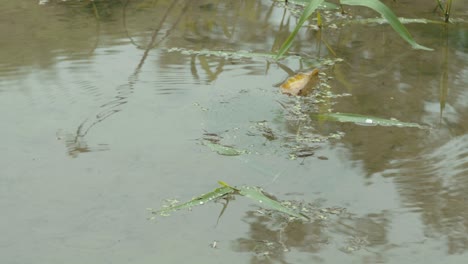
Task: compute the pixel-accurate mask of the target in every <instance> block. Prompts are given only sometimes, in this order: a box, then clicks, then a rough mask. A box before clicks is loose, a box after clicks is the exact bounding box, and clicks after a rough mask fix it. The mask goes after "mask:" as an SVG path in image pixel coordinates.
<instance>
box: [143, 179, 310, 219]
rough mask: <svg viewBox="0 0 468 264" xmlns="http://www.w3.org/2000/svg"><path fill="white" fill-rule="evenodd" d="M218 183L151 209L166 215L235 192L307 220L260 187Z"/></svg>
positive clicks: (263, 204) (154, 212)
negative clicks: (179, 201) (190, 196)
mask: <svg viewBox="0 0 468 264" xmlns="http://www.w3.org/2000/svg"><path fill="white" fill-rule="evenodd" d="M218 183H219V184H220V185H221V187H219V188H216V189H215V190H213V191H212V192H209V193H206V194H203V195H200V196H198V197H195V198H193V199H192V200H190V201H188V202H185V203H182V204H176V205H171V206H166V207H163V208H162V209H161V210H157V211H152V213H153V214H158V215H162V216H167V215H169V214H170V213H171V212H174V211H177V210H181V209H189V208H192V207H195V206H199V205H203V204H206V203H208V202H212V201H216V200H217V199H219V198H222V197H225V196H226V195H231V194H232V195H234V194H237V195H242V196H245V197H248V198H250V199H252V200H254V201H255V202H257V203H259V204H260V206H261V207H264V208H267V209H271V210H275V211H278V212H281V213H284V214H287V215H289V216H292V217H296V218H299V219H302V220H309V217H307V216H306V215H304V214H301V213H297V212H295V211H294V210H292V209H290V208H288V207H286V206H284V205H282V204H281V203H279V202H278V201H275V200H273V199H271V198H269V197H267V196H266V195H265V194H264V193H263V191H262V190H261V189H260V188H257V187H249V186H242V187H239V188H237V187H232V186H230V185H228V184H227V183H225V182H223V181H219V182H218ZM226 206H227V203H226V205H225V207H223V210H222V211H221V214H220V216H221V215H222V213H223V212H224V210H225V209H226Z"/></svg>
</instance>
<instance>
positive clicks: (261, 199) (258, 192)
mask: <svg viewBox="0 0 468 264" xmlns="http://www.w3.org/2000/svg"><path fill="white" fill-rule="evenodd" d="M239 193H240V194H241V195H243V196H245V197H248V198H250V199H252V200H253V201H255V202H257V203H259V204H260V206H261V207H264V208H265V207H266V208H268V209H272V210H275V211H278V212H282V213H285V214H287V215H290V216H292V217H297V218H299V219H302V220H309V217H307V216H306V215H303V214H300V213H297V212H295V211H294V210H292V209H290V208H288V207H286V206H284V205H282V204H281V203H279V202H278V201H275V200H273V199H271V198H269V197H267V196H266V195H265V194H263V191H262V189H260V188H257V187H249V186H242V187H239Z"/></svg>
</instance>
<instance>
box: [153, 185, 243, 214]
mask: <svg viewBox="0 0 468 264" xmlns="http://www.w3.org/2000/svg"><path fill="white" fill-rule="evenodd" d="M236 191H237V190H236V189H235V188H232V187H231V186H222V187H219V188H216V189H214V190H213V191H212V192H209V193H206V194H203V195H200V196H197V197H195V198H193V199H192V200H190V201H188V202H185V203H182V204H176V205H172V206H168V207H165V208H162V209H161V210H158V211H153V212H152V213H153V214H159V215H162V216H167V215H169V214H170V213H172V212H174V211H177V210H182V209H189V208H192V207H195V206H198V205H203V204H205V203H207V202H211V201H214V200H216V199H218V198H221V197H222V196H224V195H226V194H232V193H234V192H236Z"/></svg>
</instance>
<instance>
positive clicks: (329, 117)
mask: <svg viewBox="0 0 468 264" xmlns="http://www.w3.org/2000/svg"><path fill="white" fill-rule="evenodd" d="M310 117H311V118H312V119H317V120H326V121H336V122H341V123H355V124H357V125H365V126H394V127H415V128H421V129H424V128H427V127H425V126H423V125H420V124H417V123H406V122H401V121H398V120H396V119H385V118H379V117H374V116H365V115H357V114H349V113H329V114H312V115H310Z"/></svg>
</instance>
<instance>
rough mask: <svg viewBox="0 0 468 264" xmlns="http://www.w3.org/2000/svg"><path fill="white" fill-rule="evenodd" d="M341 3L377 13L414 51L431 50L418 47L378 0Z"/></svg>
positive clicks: (392, 14)
mask: <svg viewBox="0 0 468 264" xmlns="http://www.w3.org/2000/svg"><path fill="white" fill-rule="evenodd" d="M341 3H342V4H344V5H357V6H365V7H368V8H371V9H374V10H375V11H377V12H379V13H380V14H381V15H382V16H383V17H384V18H385V19H386V20H387V21H388V23H389V24H390V26H392V28H393V29H394V30H395V31H396V32H397V33H398V34H400V37H401V38H403V39H404V40H406V41H407V42H408V43H409V44H411V46H412V47H413V48H414V49H422V50H432V49H431V48H428V47H424V46H422V45H419V44H418V43H416V41H414V39H413V37H412V36H411V34H410V33H409V31H408V30H407V29H406V28H405V26H403V25H402V24H401V23H400V21H399V20H398V18H397V17H396V16H395V14H394V13H393V12H392V11H391V10H390V9H389V8H388V7H387V6H386V5H384V4H382V3H381V2H380V1H378V0H341Z"/></svg>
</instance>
